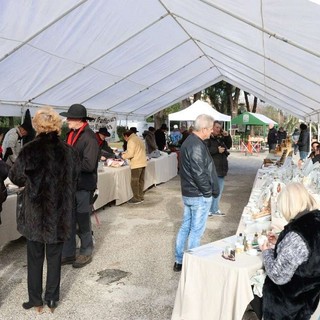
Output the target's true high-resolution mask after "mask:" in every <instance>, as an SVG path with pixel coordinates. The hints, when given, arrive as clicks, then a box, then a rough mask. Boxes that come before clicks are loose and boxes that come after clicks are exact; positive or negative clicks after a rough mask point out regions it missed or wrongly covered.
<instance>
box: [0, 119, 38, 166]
mask: <svg viewBox="0 0 320 320" xmlns="http://www.w3.org/2000/svg"><path fill="white" fill-rule="evenodd" d="M31 128H32V127H29V126H28V125H27V124H26V123H23V124H21V125H20V126H18V127H16V128H12V129H10V130H9V131H8V132H7V133H6V135H5V136H4V139H3V142H2V148H3V160H4V161H5V162H6V163H7V164H8V165H9V166H12V165H13V164H14V162H15V160H16V158H17V157H18V154H19V152H20V150H21V148H22V144H23V142H22V138H23V137H26V136H27V135H28V131H31Z"/></svg>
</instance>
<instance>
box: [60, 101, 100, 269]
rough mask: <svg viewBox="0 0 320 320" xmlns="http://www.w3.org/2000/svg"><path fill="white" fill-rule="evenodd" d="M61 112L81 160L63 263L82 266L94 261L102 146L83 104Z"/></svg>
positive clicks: (74, 105) (70, 143)
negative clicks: (96, 193) (93, 225)
mask: <svg viewBox="0 0 320 320" xmlns="http://www.w3.org/2000/svg"><path fill="white" fill-rule="evenodd" d="M60 115H61V116H63V117H67V123H68V126H69V129H70V131H69V132H68V134H67V143H68V144H69V145H71V146H73V147H74V149H75V150H76V151H77V153H78V155H79V158H80V162H81V171H80V175H79V180H78V185H77V191H76V200H75V208H74V215H73V224H72V235H71V237H70V239H69V240H68V241H66V242H65V244H64V247H63V252H62V259H61V263H62V264H72V266H73V267H74V268H82V267H84V266H85V265H87V264H88V263H90V262H91V261H92V253H93V238H92V228H91V212H92V201H93V194H94V191H95V190H96V188H97V180H98V162H99V155H100V149H99V145H98V142H97V139H96V136H95V134H94V132H93V131H92V130H91V129H90V127H89V125H88V122H87V120H93V118H90V117H88V116H87V109H86V108H85V107H84V106H83V105H81V104H73V105H72V106H71V107H70V108H69V110H68V112H61V113H60ZM76 227H78V230H76ZM76 234H78V236H79V238H80V251H79V255H78V256H77V257H76Z"/></svg>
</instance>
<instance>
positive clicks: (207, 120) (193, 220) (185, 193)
mask: <svg viewBox="0 0 320 320" xmlns="http://www.w3.org/2000/svg"><path fill="white" fill-rule="evenodd" d="M213 121H214V120H213V118H212V117H211V116H208V115H205V114H202V115H199V116H198V117H197V118H196V120H195V125H194V131H193V133H192V134H190V135H189V136H188V138H187V139H186V140H185V141H184V143H183V145H182V146H181V149H180V178H181V191H182V200H183V204H184V213H183V221H182V225H181V227H180V229H179V232H178V235H177V239H176V249H175V260H176V262H175V264H174V267H173V270H174V271H181V268H182V258H183V252H184V250H185V244H186V242H187V243H188V246H187V249H192V248H195V247H198V246H199V245H200V240H201V237H202V235H203V233H204V230H205V227H206V221H207V217H208V212H209V209H210V207H211V203H212V196H214V197H217V196H218V195H219V186H218V180H217V173H216V169H215V166H214V163H213V160H212V157H211V156H210V153H209V150H208V148H207V146H206V144H205V142H204V140H205V139H208V138H209V137H210V134H211V132H212V128H213Z"/></svg>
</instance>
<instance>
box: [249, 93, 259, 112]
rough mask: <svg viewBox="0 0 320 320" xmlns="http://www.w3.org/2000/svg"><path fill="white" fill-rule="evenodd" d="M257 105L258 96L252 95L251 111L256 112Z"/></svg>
mask: <svg viewBox="0 0 320 320" xmlns="http://www.w3.org/2000/svg"><path fill="white" fill-rule="evenodd" d="M257 105H258V98H257V97H254V99H253V106H252V111H251V112H253V113H256V112H257Z"/></svg>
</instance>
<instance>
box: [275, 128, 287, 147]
mask: <svg viewBox="0 0 320 320" xmlns="http://www.w3.org/2000/svg"><path fill="white" fill-rule="evenodd" d="M277 135H278V144H281V143H282V142H283V140H286V139H287V131H286V130H284V128H283V127H280V128H279V130H278V133H277Z"/></svg>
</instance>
